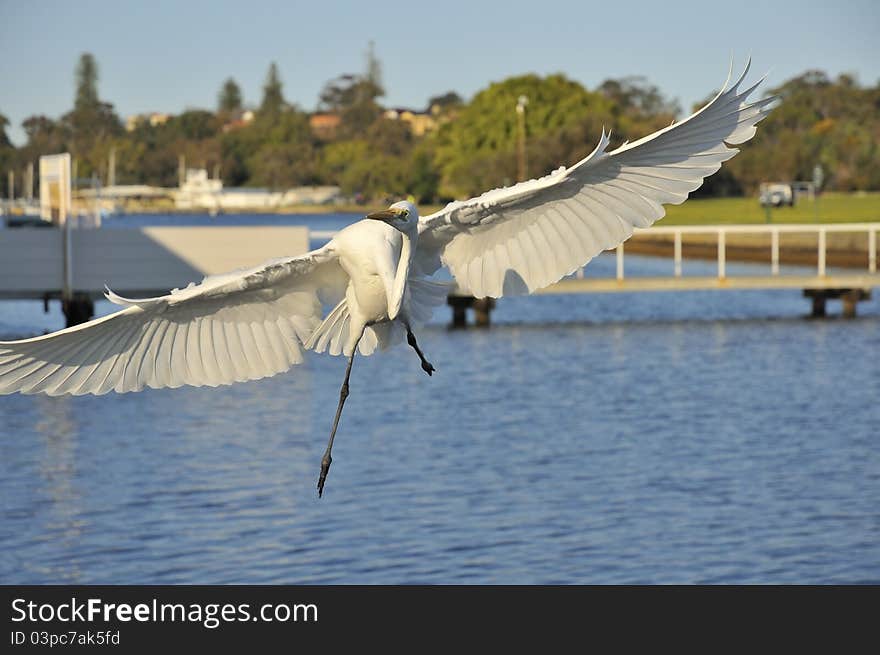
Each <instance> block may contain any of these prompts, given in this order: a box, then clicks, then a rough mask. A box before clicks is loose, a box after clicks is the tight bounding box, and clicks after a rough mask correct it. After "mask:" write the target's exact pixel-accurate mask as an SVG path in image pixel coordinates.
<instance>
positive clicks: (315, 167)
mask: <svg viewBox="0 0 880 655" xmlns="http://www.w3.org/2000/svg"><path fill="white" fill-rule="evenodd" d="M366 59H367V61H366V68H365V70H364V72H363V73H361V74H357V75H341V76H339V77H337V78H335V79H333V80H330V81H329V82H328V83H327V84H326V85H325V86H324V88H323V89H322V91H321V94H320V104H319V106H320V107H321V108H322V109H323V110H324V111H328V112H331V113H335V114H337V115H339V116H340V118H341V121H342V123H341V127H340V128H339V129H338V130H337V132H336V134H335V136H333V137H332V138H326V137H325V138H323V139H322V140H318V139H317V138H316V137H315V136H314V135H313V134H312V132H311V129H310V125H309V116H308V115H307V114H305V113H304V112H302V111H300V110H299V109H298V108H297V107H295V106H293V105H291V104H288V103H287V102H286V101H285V100H284V95H283V88H282V84H281V80H280V76H279V73H278V67H277V66H276V65H275V64H274V63H273V64H272V65H271V66H270V68H269V72H268V75H267V78H266V84H265V86H264V89H263V99H262V102H261V104H260V107H259V109H258V111H257V112H256V118H255V120H254V121H253V122H252V123H250V124H249V125H243V124H241V123H240V122H239V123H236V122H233V121H232V120H231V119H232V118H233V117H234V116H235V115H237V114H236V112H238V111H239V110H240V109H241V92H240V89H239V87H238V85H237V84H236V83H235V81H234V80H232V79H231V78H230V79H228V80H227V81H226V83H225V84H224V86H223V88H222V89H221V92H220V94H219V96H218V111H217V112H216V113H215V112H210V111H204V110H199V109H194V110H188V111H186V112H183V113H182V114H180V115H178V116H174V117H172V118H171V119H170V120H168V121H167V122H165V123H164V124H159V125H155V126H151V125H149V124H148V123H142V124H141V125H140V126H138V127H137V128H136V129H134V130H133V131H131V132H124V131H123V130H122V126H121V124H120V121H119V118H118V117H117V116H116V114H115V113H114V111H113V107H112V105H110V104H108V103H106V102H102V101H101V99H100V97H99V94H98V85H97V82H98V66H97V62H96V61H95V60H94V57H92V56H91V55H89V54H88V53H86V54H84V55H83V56H82V57H81V58H80V61H79V64H78V66H77V69H76V95H75V97H74V99H73V100H74V102H73V105H74V106H73V109H72V110H71V111H70V112H68V113H67V114H65V115H64V116H62V117H61V118H60V119H58V120H53V119H51V118H48V117H46V116H31V117H29V118H28V119H26V120H25V121H24V122H23V124H22V125H23V127H24V131H25V135H26V138H27V140H26V143H25V144H24V145H23V146H21V147H20V148H15V147H14V146H13V145H12V144H11V143H10V142H9V139H8V137H7V136H6V126H7V124H8V123H7V121H6V120H5V119H4V118H3V117H2V116H0V189H4V188H5V184H6V180H5V177H6V176H5V171H6V170H8V169H14V170H16V171H21V170H22V169H23V168H24V166H25V165H26V164H27V162H36V160H37V159H38V158H39V156H40V155H44V154H52V153H57V152H64V151H70V152H71V153H73V155H74V157H75V158H76V160H77V162H78V174H79V176H80V177H88V176H90V175H91V174H92V172H97V173H99V174H101V176H102V177H103V176H104V174H105V169H106V162H107V155H108V153H109V150H110V148H114V149H115V152H116V166H117V169H116V179H117V181H118V182H119V183H145V184H156V185H162V186H175V185H176V184H177V178H178V158H179V157H180V156H181V155H183V156H185V158H186V162H187V166H189V167H201V166H203V167H205V168H207V169H208V170H209V171H210V172H213V170H214V169H215V167H218V166H219V168H220V170H221V172H222V176H223V181H224V184H226V185H227V186H262V187H269V188H273V189H286V188H289V187H292V186H298V185H306V184H337V185H339V186H341V187H342V189H343V192H344V193H346V194H348V195H351V196H354V197H358V198H363V199H365V200H374V201H382V202H384V201H386V200H388V199H396V198H400V197H405V196H408V195H413V196H414V197H415V198H416V199H417V201H419V202H422V203H425V202H437V201H440V200H448V199H451V198H456V197H457V198H461V197H468V196H471V195H475V194H478V193H481V192H483V191H485V190H487V189H491V188H493V187H497V186H500V185H504V184H509V183H511V182H513V181H514V180H515V179H516V177H517V138H518V129H519V128H518V119H517V113H516V105H517V99H518V98H519V96H521V95H525V96H527V97H528V99H529V103H528V105H527V108H526V111H525V130H526V144H527V148H526V150H527V160H528V175H529V176H530V177H537V176H540V175H543V174H545V173H547V172H549V171H551V170H553V169H555V168H557V167H558V166H560V165H563V164H564V165H571V164H573V163H575V162H577V161H578V160H580V159H581V158H583V157H584V156H585V155H587V154H588V153H589V152H590V151H591V150H592V149H593V147H594V146H595V144H596V142H597V140H598V138H599V135H600V133H601V131H602V129H603V127H604V128H605V129H606V130H612V131H613V137H612V147H615V146H616V145H618V144H619V143H621V142H622V141H623V140H624V139H629V140H634V139H637V138H639V137H641V136H644V135H646V134H649V133H650V132H652V131H654V130H657V129H660V128H662V127H665V126H667V125H669V123H670V122H671V121H672V120H673V119H675V118H680V116H679V114H680V112H679V108H678V105H677V104H676V103H675V102H673V101H670V100H669V99H667V98H666V97H664V96H663V94H662V93H661V92H660V91H659V89H657V87H655V86H653V85H651V84H650V83H649V82H647V81H646V80H645V79H643V78H632V77H630V78H623V79H619V80H606V81H605V82H603V83H602V85H601V86H600V87H599V88H598V89H597V90H595V91H590V90H587V89H585V88H584V87H583V86H581V85H580V84H578V83H577V82H575V81H572V80H569V79H567V78H566V77H564V76H563V75H550V76H547V77H540V76H537V75H523V76H518V77H512V78H509V79H506V80H504V81H501V82H498V83H494V84H491V85H489V86H488V87H487V88H485V89H483V90H482V91H480V92H479V93H477V95H476V96H475V97H474V98H473V99H472V100H471V101H470V102H464V101H463V100H462V99H461V97H460V96H458V94H456V93H455V92H452V91H450V92H447V93H444V94H439V95H437V96H434V97H432V98H431V99H430V100H429V104H428V107H429V108H431V109H432V113H433V114H434V118H435V120H436V121H437V123H438V124H439V129H438V130H437V131H435V132H428V133H427V134H425V135H423V136H419V137H416V136H414V135H413V133H412V131H411V129H410V126H409V125H408V124H407V123H406V122H405V121H404V120H403V119H401V118H400V117H398V118H397V119H392V118H390V117H387V116H386V114H385V111H384V109H383V107H382V106H381V105H380V103H379V100H380V98H381V97H382V96H383V94H384V89H383V86H382V76H381V66H380V64H379V61H378V59H377V58H376V55H375V51H374V49H373V48H372V46H371V47H370V49H369V51H368V53H367V58H366ZM772 92H774V93H778V94H779V95H780V96H781V97H782V102H781V104H780V105H779V106H778V107H777V108H776V109H775V110H774V111H773V112H772V113H771V114H770V116H769V117H768V118H767V119H766V120H765V121H764V122H762V123H761V125H760V127H759V129H758V132H757V136H756V137H755V138H754V139H753V140H752V141H750V142H749V143H747V144H744V145H743V146H741V148H742V150H743V152H742V153H741V154H740V155H739V156H738V157H735V158H734V159H733V160H731V161H730V162H728V163H727V164H725V166H724V167H723V168H722V169H721V171H719V173H717V174H716V175H713V176H712V177H710V178H709V179H708V181H707V183H706V184H705V185H704V187H703V188H702V189H701V190H700V193H702V194H710V195H731V194H740V193H751V192H753V191H754V190H755V189H756V187H757V186H758V184H760V182H762V181H775V180H796V179H811V178H812V171H813V167H814V166H815V165H816V164H817V163H820V164H821V165H822V166H823V168H824V171H825V177H826V184H825V188H826V189H840V190H852V189H865V190H869V189H880V147H878V144H880V85H877V86H874V87H862V86H860V85H859V84H858V83H857V81H856V80H855V79H853V78H852V77H851V76H847V75H841V76H839V77H838V78H836V79H834V80H832V79H829V78H828V76H827V75H825V74H824V73H822V72H820V71H808V72H806V73H804V74H803V75H801V76H798V77H796V78H794V79H792V80H788V81H786V82H785V83H784V84H782V85H780V86H779V87H778V88H776V89H773V90H772ZM703 104H704V103H703ZM389 116H390V115H389Z"/></svg>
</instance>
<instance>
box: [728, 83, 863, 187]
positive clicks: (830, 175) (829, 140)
mask: <svg viewBox="0 0 880 655" xmlns="http://www.w3.org/2000/svg"><path fill="white" fill-rule="evenodd" d="M769 93H772V94H774V95H779V96H780V98H781V100H782V102H781V103H780V104H779V106H777V107H776V108H775V109H774V110H773V112H772V113H771V114H770V115H769V116H768V117H767V118H766V119H765V120H764V121H763V122H762V123H761V124H760V126H759V128H758V133H757V135H756V136H755V138H754V139H753V140H752V141H751V142H749V143H748V144H746V145H744V146H743V147H742V149H743V152H742V154H741V155H739V156H738V157H736V158H735V159H733V160H731V161H730V162H729V164H728V166H729V167H730V171H731V174H732V175H734V176H735V177H736V178H737V180H739V181H740V182H741V184H742V185H743V187H744V188H745V189H746V190H748V191H752V190H754V189H755V188H756V187H757V186H758V184H760V182H762V181H774V180H811V179H812V178H813V168H814V166H815V165H816V164H821V165H822V167H823V169H824V170H825V173H826V181H825V188H826V189H835V190H840V191H852V190H856V189H880V145H878V144H880V84H878V85H876V86H874V87H869V88H863V87H860V86H859V85H858V84H857V83H856V81H855V80H854V79H853V78H852V77H851V76H849V75H841V76H839V77H838V78H837V79H836V80H834V81H832V80H830V79H829V78H828V76H827V75H826V74H825V73H823V72H821V71H807V72H806V73H804V74H803V75H800V76H798V77H795V78H793V79H791V80H788V81H786V82H785V83H784V84H782V85H780V86H779V87H777V88H775V89H771V90H770V92H769Z"/></svg>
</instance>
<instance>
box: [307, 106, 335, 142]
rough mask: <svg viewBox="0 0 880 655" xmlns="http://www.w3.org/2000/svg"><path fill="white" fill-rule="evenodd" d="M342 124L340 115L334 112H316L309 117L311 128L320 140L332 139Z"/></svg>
mask: <svg viewBox="0 0 880 655" xmlns="http://www.w3.org/2000/svg"><path fill="white" fill-rule="evenodd" d="M341 123H342V118H341V117H340V116H339V114H334V113H332V112H315V113H314V114H312V115H311V116H309V128H310V129H311V130H312V134H314V135H315V136H316V137H318V138H319V139H332V138H333V137H335V136H336V131H337V130H338V129H339V125H340V124H341Z"/></svg>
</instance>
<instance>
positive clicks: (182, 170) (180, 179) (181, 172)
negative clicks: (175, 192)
mask: <svg viewBox="0 0 880 655" xmlns="http://www.w3.org/2000/svg"><path fill="white" fill-rule="evenodd" d="M184 182H186V155H178V157H177V186H179V187H181V188H182V187H183V183H184Z"/></svg>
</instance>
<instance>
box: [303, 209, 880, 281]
mask: <svg viewBox="0 0 880 655" xmlns="http://www.w3.org/2000/svg"><path fill="white" fill-rule="evenodd" d="M829 232H849V233H859V232H863V233H865V234H867V236H868V258H867V267H868V272H869V273H876V272H877V233H878V232H880V222H878V223H823V224H820V225H810V224H801V223H792V224H788V225H772V224H771V225H760V224H759V225H670V226H665V225H661V226H655V227H647V228H636V230H635V233H634V234H633V236H638V235H640V234H644V235H669V234H671V235H673V237H674V238H673V275H674V276H675V277H681V276H682V266H681V262H682V255H681V240H682V236H684V235H697V234H699V235H706V234H714V235H715V237H716V242H717V246H718V279H722V280H723V279H725V278H726V277H727V235H728V234H770V273H771V274H772V275H774V276H776V275H779V235H780V234H784V233H785V234H793V233H796V234H817V235H818V245H817V251H816V256H817V266H816V273H817V275H818V276H819V277H824V276H825V268H826V267H825V262H826V252H827V238H826V237H827V234H828V233H829ZM335 235H336V232H335V231H333V230H312V231H310V232H309V238H310V239H316V240H325V239H332V238H333V237H334V236H335ZM625 243H626V242H624V243H621V244H620V245H619V246H617V248H616V253H617V279H618V280H623V279H624V244H625ZM575 276H576V277H578V278H583V277H584V269H583V268H580V269H578V270H577V272H576V273H575Z"/></svg>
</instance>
